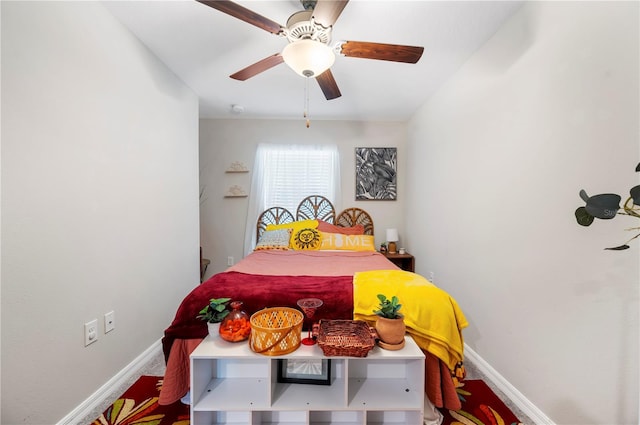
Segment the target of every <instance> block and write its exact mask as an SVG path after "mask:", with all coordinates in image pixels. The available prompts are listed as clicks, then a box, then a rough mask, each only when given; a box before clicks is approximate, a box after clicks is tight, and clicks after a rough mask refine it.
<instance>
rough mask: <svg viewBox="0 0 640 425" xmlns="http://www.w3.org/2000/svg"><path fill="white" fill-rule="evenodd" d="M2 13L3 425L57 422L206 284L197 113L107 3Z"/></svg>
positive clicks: (16, 7)
mask: <svg viewBox="0 0 640 425" xmlns="http://www.w3.org/2000/svg"><path fill="white" fill-rule="evenodd" d="M1 7H2V248H3V249H2V390H3V391H2V420H1V422H2V423H3V424H15V423H24V424H51V423H55V422H57V421H58V420H60V419H61V418H62V417H63V416H64V415H66V414H67V413H69V412H70V411H71V410H72V409H73V408H75V407H76V406H77V405H79V404H80V403H81V402H82V401H83V400H85V399H86V398H87V397H89V396H90V395H91V394H92V393H93V392H94V391H96V390H97V389H98V388H99V387H100V386H101V385H102V384H104V383H105V382H106V381H107V380H108V379H110V378H111V377H113V376H114V375H115V374H116V373H117V372H119V371H120V370H121V369H122V368H123V367H125V366H126V365H127V364H129V363H130V362H131V361H132V360H133V359H134V358H136V357H137V356H138V355H139V354H140V353H141V352H143V351H144V350H145V349H147V348H148V347H150V346H151V345H152V344H153V343H154V342H155V341H157V340H158V339H159V338H161V337H162V334H163V330H164V329H165V328H166V327H167V326H168V325H169V323H170V321H171V320H172V318H173V314H174V313H175V309H176V306H177V303H178V302H179V300H181V299H182V298H183V297H184V295H185V294H186V293H187V292H188V291H189V290H190V289H191V288H193V287H194V286H195V285H197V283H198V280H199V279H198V134H197V132H198V130H197V129H198V101H197V98H196V97H195V95H194V94H193V93H192V92H191V91H190V90H189V89H188V88H187V87H186V86H185V85H184V84H182V83H181V82H180V81H179V80H178V79H177V78H176V77H175V76H174V75H173V74H171V73H170V72H168V71H167V69H166V68H165V67H164V66H163V65H162V64H161V63H160V62H159V61H158V60H157V59H155V58H154V57H153V56H151V55H150V54H149V53H148V51H147V50H145V48H143V47H142V46H141V45H140V44H139V43H138V42H137V41H136V39H135V38H134V37H133V36H132V35H130V33H128V32H127V31H126V30H124V28H123V27H122V26H121V25H120V24H119V23H118V22H117V21H116V20H115V19H114V18H113V17H112V16H111V15H110V14H109V13H108V12H107V11H106V10H105V9H104V7H103V5H102V4H100V3H99V2H15V3H14V2H6V1H3V2H2V4H1ZM111 310H114V311H115V317H116V328H115V330H114V331H112V332H111V333H109V334H106V335H105V334H104V333H103V332H102V330H103V321H104V319H103V315H104V313H106V312H108V311H111ZM91 319H98V322H99V339H98V341H97V342H96V343H94V344H93V345H90V346H89V347H87V348H85V347H84V336H83V327H84V323H85V322H87V321H89V320H91Z"/></svg>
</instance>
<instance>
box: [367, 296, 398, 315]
mask: <svg viewBox="0 0 640 425" xmlns="http://www.w3.org/2000/svg"><path fill="white" fill-rule="evenodd" d="M378 300H380V305H378V309H377V310H373V313H374V314H375V315H376V316H380V317H384V318H387V319H397V318H400V317H402V315H401V314H400V313H399V311H400V309H401V308H402V304H400V300H398V297H396V296H395V295H394V296H393V297H391V299H388V298H387V297H386V295H384V294H378Z"/></svg>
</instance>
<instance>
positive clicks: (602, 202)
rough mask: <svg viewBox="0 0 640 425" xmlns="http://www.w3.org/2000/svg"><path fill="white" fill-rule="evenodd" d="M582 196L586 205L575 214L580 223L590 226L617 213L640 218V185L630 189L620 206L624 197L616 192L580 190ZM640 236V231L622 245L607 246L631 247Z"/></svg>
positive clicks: (617, 248)
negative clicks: (597, 192)
mask: <svg viewBox="0 0 640 425" xmlns="http://www.w3.org/2000/svg"><path fill="white" fill-rule="evenodd" d="M636 172H640V164H638V165H637V166H636ZM580 198H582V200H583V201H584V202H585V204H586V205H585V206H583V207H579V208H578V209H576V212H575V216H576V221H577V222H578V224H579V225H581V226H585V227H588V226H590V225H591V223H593V221H594V220H595V219H596V218H599V219H602V220H611V219H612V218H614V217H615V216H616V215H628V216H631V217H636V218H640V207H639V206H640V185H637V186H634V187H632V188H631V190H629V197H628V198H627V200H626V201H625V203H624V205H623V206H622V208H620V201H621V200H622V197H621V196H620V195H617V194H615V193H603V194H599V195H595V196H589V195H587V192H585V191H584V189H583V190H581V191H580ZM627 230H632V231H640V227H631V228H629V229H627ZM639 236H640V232H639V233H637V234H636V235H635V236H633V237H632V238H631V239H629V240H628V241H627V242H625V243H624V244H622V245H619V246H616V247H612V248H605V249H609V250H614V251H621V250H624V249H629V242H631V241H632V240H634V239H636V238H637V237H639Z"/></svg>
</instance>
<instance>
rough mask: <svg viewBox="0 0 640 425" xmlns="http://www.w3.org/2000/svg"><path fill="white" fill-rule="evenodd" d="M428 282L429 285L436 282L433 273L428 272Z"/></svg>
mask: <svg viewBox="0 0 640 425" xmlns="http://www.w3.org/2000/svg"><path fill="white" fill-rule="evenodd" d="M429 282H431V283H435V282H436V274H435V273H434V272H429Z"/></svg>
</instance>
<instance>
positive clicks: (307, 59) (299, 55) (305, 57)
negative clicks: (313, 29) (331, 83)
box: [282, 40, 336, 77]
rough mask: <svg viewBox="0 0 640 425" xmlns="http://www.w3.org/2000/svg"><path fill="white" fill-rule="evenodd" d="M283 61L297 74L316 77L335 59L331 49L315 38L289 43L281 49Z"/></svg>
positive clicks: (329, 66)
mask: <svg viewBox="0 0 640 425" xmlns="http://www.w3.org/2000/svg"><path fill="white" fill-rule="evenodd" d="M282 58H283V59H284V62H285V63H286V64H287V65H288V66H289V67H290V68H291V69H293V70H294V71H295V72H296V73H297V74H298V75H301V76H303V77H317V76H318V75H320V74H322V73H323V72H324V71H326V70H327V69H329V68H331V65H333V63H334V62H335V60H336V56H335V54H334V53H333V50H332V49H331V48H330V47H329V46H327V45H326V44H324V43H321V42H319V41H315V40H299V41H294V42H292V43H289V44H287V45H286V46H285V48H284V50H283V51H282Z"/></svg>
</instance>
